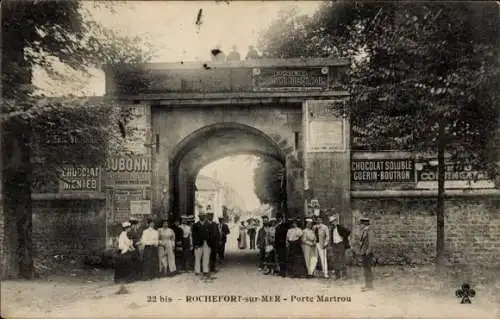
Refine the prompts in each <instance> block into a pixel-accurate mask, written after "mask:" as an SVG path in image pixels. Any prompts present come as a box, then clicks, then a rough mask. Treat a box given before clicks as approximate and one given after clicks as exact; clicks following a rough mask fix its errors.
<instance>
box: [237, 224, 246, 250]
mask: <svg viewBox="0 0 500 319" xmlns="http://www.w3.org/2000/svg"><path fill="white" fill-rule="evenodd" d="M239 231H240V232H239V236H238V248H239V249H246V248H247V227H246V226H245V222H244V221H242V222H241V225H240V229H239Z"/></svg>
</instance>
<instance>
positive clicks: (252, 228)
mask: <svg viewBox="0 0 500 319" xmlns="http://www.w3.org/2000/svg"><path fill="white" fill-rule="evenodd" d="M258 227H259V223H258V220H256V219H254V218H250V219H248V220H247V221H246V223H245V221H241V222H240V227H239V229H238V238H237V241H238V248H239V249H246V248H247V242H249V243H250V247H249V248H250V249H257V246H256V238H257V228H258ZM247 237H248V240H247Z"/></svg>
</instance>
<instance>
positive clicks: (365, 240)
mask: <svg viewBox="0 0 500 319" xmlns="http://www.w3.org/2000/svg"><path fill="white" fill-rule="evenodd" d="M262 220H263V226H262V227H261V228H260V229H259V231H258V233H257V247H258V249H259V255H260V258H259V271H264V273H265V274H268V273H270V272H273V273H275V274H279V275H281V276H283V277H285V276H289V277H295V278H297V277H306V278H312V277H314V274H315V273H316V272H317V271H318V270H320V271H322V273H323V276H324V277H325V278H329V277H330V274H331V273H333V274H334V276H335V278H336V279H342V278H346V277H347V262H348V260H347V254H346V251H347V250H348V249H350V248H351V245H350V242H349V237H350V234H351V231H350V230H349V229H348V228H347V227H345V226H343V225H341V224H340V223H339V219H338V217H337V216H329V217H323V218H322V217H319V216H316V217H314V218H306V219H305V220H301V219H289V220H288V221H285V220H283V218H282V217H278V218H277V219H276V220H271V219H269V218H268V217H267V216H263V217H262ZM360 223H361V225H362V226H363V230H362V235H361V240H360V247H359V254H360V255H361V256H362V262H363V268H364V275H365V286H364V287H363V290H370V289H373V274H372V270H371V266H372V262H373V261H372V260H373V249H372V245H373V234H372V231H371V230H370V228H369V224H370V221H369V219H367V218H362V219H361V220H360Z"/></svg>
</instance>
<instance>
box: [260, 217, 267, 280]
mask: <svg viewBox="0 0 500 319" xmlns="http://www.w3.org/2000/svg"><path fill="white" fill-rule="evenodd" d="M268 224H269V217H267V216H262V227H261V228H260V229H259V231H258V233H257V248H258V249H259V271H261V270H262V269H263V268H264V262H265V258H266V228H267V227H268Z"/></svg>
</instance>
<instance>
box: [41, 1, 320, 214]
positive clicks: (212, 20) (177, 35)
mask: <svg viewBox="0 0 500 319" xmlns="http://www.w3.org/2000/svg"><path fill="white" fill-rule="evenodd" d="M319 4H320V2H315V1H231V2H230V3H229V4H228V3H226V2H223V1H220V2H212V1H127V2H123V3H122V4H120V5H119V6H117V7H115V10H116V12H115V13H114V14H112V13H111V12H109V11H108V10H103V9H95V8H93V7H92V6H91V5H90V2H89V3H86V4H85V6H86V8H88V10H89V11H90V14H91V17H92V19H93V20H95V21H97V22H99V23H101V24H102V25H104V26H106V27H108V28H112V29H114V30H116V31H117V32H118V33H119V34H122V35H128V36H131V37H135V36H141V37H143V38H144V39H145V40H146V41H148V42H150V43H151V44H152V45H153V48H154V49H155V51H156V56H155V57H154V58H153V61H152V62H178V61H181V60H182V61H196V60H203V61H206V60H210V50H211V49H212V48H214V47H215V46H216V45H220V46H221V49H222V50H223V51H225V52H229V51H230V50H231V48H232V46H233V45H236V46H237V48H238V51H239V52H240V54H241V55H242V56H245V55H246V53H247V48H248V46H249V45H257V44H258V38H259V34H260V33H261V32H262V30H263V29H265V28H266V27H267V26H268V25H269V24H270V23H271V22H272V21H273V20H274V19H276V18H277V17H278V14H279V12H280V10H290V9H294V8H295V9H296V10H297V12H298V13H299V14H313V13H314V12H315V10H316V9H317V8H318V6H319ZM200 9H202V12H203V13H202V24H201V26H200V27H197V26H196V24H195V21H196V18H197V15H198V12H199V10H200ZM91 73H92V74H93V76H92V77H90V78H81V77H80V76H79V75H76V77H77V78H78V79H80V80H79V81H76V79H75V81H66V82H65V83H60V82H59V83H57V82H52V81H50V80H49V79H48V78H47V76H45V74H44V73H43V72H42V71H40V70H37V71H35V74H34V83H35V84H36V85H38V86H39V87H40V88H41V89H42V90H43V91H45V92H46V94H49V95H66V94H73V95H87V96H90V95H97V96H100V95H103V94H104V89H105V88H104V75H103V73H102V72H100V71H99V70H91ZM256 165H257V158H256V157H254V156H245V155H242V156H233V157H228V158H224V159H222V160H219V161H216V162H214V163H212V164H209V165H208V166H206V167H205V168H204V169H203V170H202V171H201V172H200V173H201V174H203V175H206V176H210V177H213V176H214V175H216V176H217V177H218V179H219V180H221V181H222V182H224V183H227V184H229V185H230V186H231V187H233V189H235V190H236V191H237V192H239V193H240V195H241V196H242V197H243V199H244V201H245V203H244V206H245V207H246V209H248V210H253V209H255V208H257V207H258V206H260V203H259V200H258V199H257V197H256V196H255V193H254V191H253V169H254V168H255V166H256ZM227 167H232V168H234V169H232V170H231V172H239V174H238V175H237V176H235V175H234V174H232V173H230V172H228V170H227Z"/></svg>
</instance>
